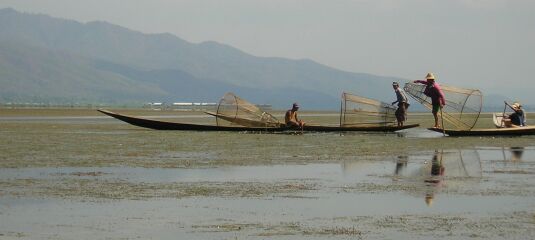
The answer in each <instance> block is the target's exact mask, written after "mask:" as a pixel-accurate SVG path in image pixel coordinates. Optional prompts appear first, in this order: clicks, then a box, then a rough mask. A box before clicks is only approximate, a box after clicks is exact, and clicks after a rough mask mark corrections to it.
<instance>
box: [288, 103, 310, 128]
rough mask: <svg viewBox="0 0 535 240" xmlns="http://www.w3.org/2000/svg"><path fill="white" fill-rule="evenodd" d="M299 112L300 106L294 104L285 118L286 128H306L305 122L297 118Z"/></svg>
mask: <svg viewBox="0 0 535 240" xmlns="http://www.w3.org/2000/svg"><path fill="white" fill-rule="evenodd" d="M297 110H299V104H297V103H294V104H293V105H292V109H290V110H288V111H286V115H285V116H284V120H285V122H286V127H289V128H299V129H303V126H305V122H303V120H300V119H299V118H297Z"/></svg>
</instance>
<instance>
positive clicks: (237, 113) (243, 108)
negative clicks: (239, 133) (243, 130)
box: [216, 93, 281, 127]
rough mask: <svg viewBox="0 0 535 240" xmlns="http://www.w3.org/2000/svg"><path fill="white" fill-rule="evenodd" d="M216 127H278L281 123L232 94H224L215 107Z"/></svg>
mask: <svg viewBox="0 0 535 240" xmlns="http://www.w3.org/2000/svg"><path fill="white" fill-rule="evenodd" d="M216 123H217V125H218V126H237V125H239V126H245V127H280V126H281V123H280V122H279V121H278V120H277V118H275V117H274V116H273V115H271V114H269V113H267V112H264V111H262V110H260V108H258V107H257V106H256V105H254V104H252V103H250V102H247V101H245V100H243V99H241V98H239V97H238V96H236V95H234V94H233V93H226V94H225V95H224V96H223V97H222V98H221V100H220V101H219V105H218V107H217V114H216Z"/></svg>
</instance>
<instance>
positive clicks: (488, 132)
mask: <svg viewBox="0 0 535 240" xmlns="http://www.w3.org/2000/svg"><path fill="white" fill-rule="evenodd" d="M428 129H429V130H431V131H435V132H439V133H445V134H447V135H448V136H459V137H460V136H522V135H535V126H529V127H517V128H481V129H477V128H476V129H471V130H452V129H445V130H443V129H440V128H428Z"/></svg>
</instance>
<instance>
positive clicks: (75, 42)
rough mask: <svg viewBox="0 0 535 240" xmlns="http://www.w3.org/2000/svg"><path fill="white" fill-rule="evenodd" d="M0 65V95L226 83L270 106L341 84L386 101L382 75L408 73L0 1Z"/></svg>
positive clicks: (125, 91) (328, 96) (336, 89)
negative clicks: (343, 65)
mask: <svg viewBox="0 0 535 240" xmlns="http://www.w3.org/2000/svg"><path fill="white" fill-rule="evenodd" d="M0 73H1V77H0V84H1V86H2V88H0V102H49V103H73V102H81V103H105V104H141V103H145V102H162V101H163V102H217V101H218V99H219V98H220V97H221V96H222V95H223V94H224V93H225V92H234V93H236V94H237V95H238V96H241V97H242V98H245V99H247V100H249V101H251V102H254V103H259V104H272V105H273V106H274V107H276V108H286V107H288V106H290V105H291V103H293V102H299V103H300V104H301V105H302V106H303V108H304V109H331V110H336V109H338V108H339V98H340V95H341V93H342V92H343V91H346V92H352V93H355V94H357V95H362V96H366V97H370V98H376V99H381V100H384V101H386V102H390V101H391V100H393V99H394V98H395V97H394V94H393V91H392V88H391V83H392V82H393V81H398V82H405V81H407V80H405V79H401V78H396V77H384V76H376V75H371V74H365V73H352V72H347V71H341V70H338V69H334V68H331V67H328V66H325V65H322V64H319V63H317V62H314V61H312V60H308V59H300V60H293V59H285V58H275V57H257V56H253V55H251V54H247V53H245V52H243V51H240V50H239V49H236V48H233V47H231V46H228V45H224V44H220V43H217V42H212V41H209V42H202V43H190V42H187V41H185V40H183V39H181V38H179V37H177V36H174V35H171V34H168V33H161V34H145V33H141V32H137V31H133V30H129V29H126V28H124V27H121V26H117V25H113V24H110V23H106V22H89V23H80V22H77V21H73V20H66V19H59V18H53V17H50V16H47V15H42V14H28V13H21V12H18V11H16V10H14V9H11V8H6V9H0Z"/></svg>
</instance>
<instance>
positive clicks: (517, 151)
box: [510, 147, 524, 161]
mask: <svg viewBox="0 0 535 240" xmlns="http://www.w3.org/2000/svg"><path fill="white" fill-rule="evenodd" d="M510 151H511V155H512V157H511V160H512V161H521V160H522V155H523V154H524V147H511V148H510Z"/></svg>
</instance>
